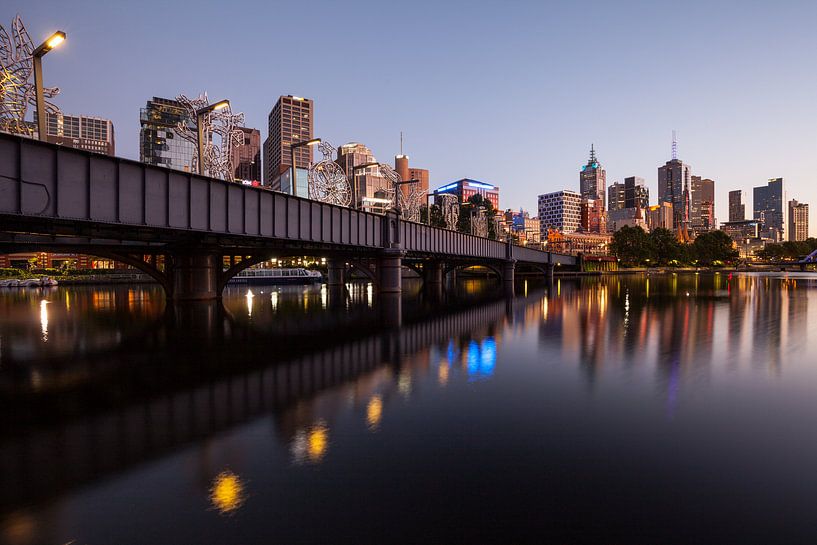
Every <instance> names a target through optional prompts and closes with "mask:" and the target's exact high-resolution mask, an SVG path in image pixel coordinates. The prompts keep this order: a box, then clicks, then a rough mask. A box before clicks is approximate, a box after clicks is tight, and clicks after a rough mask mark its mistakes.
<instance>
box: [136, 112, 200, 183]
mask: <svg viewBox="0 0 817 545" xmlns="http://www.w3.org/2000/svg"><path fill="white" fill-rule="evenodd" d="M139 122H140V124H141V126H142V128H141V130H140V131H139V160H140V161H142V162H143V163H147V164H149V165H156V166H161V167H168V168H174V169H176V170H183V171H185V172H192V170H193V157H194V156H195V155H196V154H197V151H196V145H195V144H194V143H193V142H190V141H188V140H185V139H184V138H182V137H181V136H179V132H178V128H177V127H178V125H179V123H184V124H185V125H186V126H187V127H188V128H189V129H190V131H192V132H193V133H194V134H195V131H196V120H195V119H191V118H190V116H189V115H188V112H187V109H186V108H185V107H184V106H183V105H182V103H181V102H178V101H176V100H171V99H167V98H159V97H153V99H151V100H148V101H147V104H146V105H145V107H144V108H142V109H141V110H140V115H139Z"/></svg>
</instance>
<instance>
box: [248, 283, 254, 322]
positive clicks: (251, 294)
mask: <svg viewBox="0 0 817 545" xmlns="http://www.w3.org/2000/svg"><path fill="white" fill-rule="evenodd" d="M253 297H255V295H253V293H252V290H247V316H249V317H252V300H253Z"/></svg>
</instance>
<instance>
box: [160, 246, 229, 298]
mask: <svg viewBox="0 0 817 545" xmlns="http://www.w3.org/2000/svg"><path fill="white" fill-rule="evenodd" d="M171 259H172V265H171V267H170V270H169V271H168V273H169V275H170V278H169V280H170V282H169V284H170V286H171V288H172V289H171V293H170V294H169V295H170V297H169V298H170V299H172V300H173V301H210V300H214V299H220V298H221V290H220V283H219V280H220V279H221V270H222V264H221V253H217V252H180V253H175V254H173V255H172V257H171Z"/></svg>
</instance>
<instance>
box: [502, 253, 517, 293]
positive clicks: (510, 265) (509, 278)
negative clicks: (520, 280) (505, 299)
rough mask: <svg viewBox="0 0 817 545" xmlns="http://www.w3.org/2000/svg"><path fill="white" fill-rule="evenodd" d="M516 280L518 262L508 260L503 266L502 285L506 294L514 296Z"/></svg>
mask: <svg viewBox="0 0 817 545" xmlns="http://www.w3.org/2000/svg"><path fill="white" fill-rule="evenodd" d="M515 280H516V260H514V259H508V260H506V261H505V262H504V263H503V264H502V284H503V286H504V287H505V293H507V294H508V295H513V293H514V281H515Z"/></svg>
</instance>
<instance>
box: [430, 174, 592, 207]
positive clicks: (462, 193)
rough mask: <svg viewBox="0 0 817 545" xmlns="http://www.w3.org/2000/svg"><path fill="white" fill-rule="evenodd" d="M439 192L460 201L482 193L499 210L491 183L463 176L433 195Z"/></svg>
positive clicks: (495, 189) (496, 194) (497, 192)
mask: <svg viewBox="0 0 817 545" xmlns="http://www.w3.org/2000/svg"><path fill="white" fill-rule="evenodd" d="M440 193H451V194H452V195H456V196H457V197H458V198H459V201H460V202H467V201H468V199H470V198H471V197H472V196H474V195H482V198H483V199H486V200H489V201H491V204H493V205H494V209H495V210H499V187H498V186H495V185H493V184H486V183H485V182H479V181H477V180H471V179H469V178H463V179H461V180H457V181H456V182H452V183H450V184H446V185H444V186H442V187H438V188H437V189H435V190H434V194H435V195H436V194H440ZM577 210H578V209H577Z"/></svg>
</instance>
